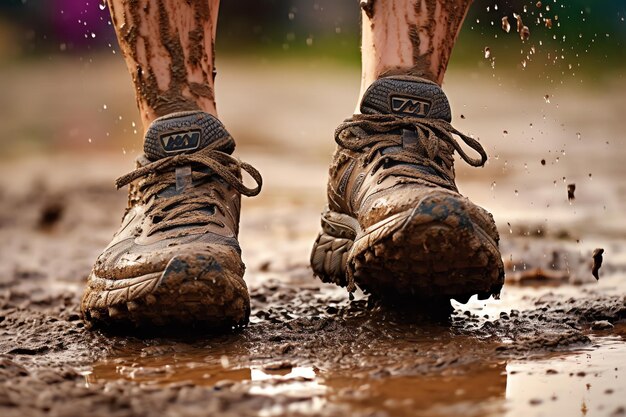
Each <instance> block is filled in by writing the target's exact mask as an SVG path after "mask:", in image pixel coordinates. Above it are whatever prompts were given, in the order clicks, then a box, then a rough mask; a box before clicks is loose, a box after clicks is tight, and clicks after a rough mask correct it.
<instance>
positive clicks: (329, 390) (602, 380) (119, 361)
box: [86, 325, 626, 417]
mask: <svg viewBox="0 0 626 417" xmlns="http://www.w3.org/2000/svg"><path fill="white" fill-rule="evenodd" d="M624 334H626V326H625V325H619V326H618V328H617V329H616V332H614V335H613V336H604V337H593V346H590V347H588V348H585V349H579V350H573V351H569V352H561V353H552V354H544V355H542V356H538V357H534V358H529V359H524V360H510V361H508V362H507V361H504V360H498V359H495V358H491V359H489V358H488V357H486V358H485V360H483V361H478V362H473V363H471V364H469V365H467V366H465V365H464V366H447V365H445V364H444V365H442V366H441V369H439V370H437V371H436V372H433V371H432V370H429V371H427V372H422V373H420V372H415V371H412V372H403V371H402V370H398V371H391V372H390V371H388V370H384V369H381V370H379V371H374V372H372V371H371V369H374V368H375V362H376V358H374V357H370V358H369V361H371V363H367V364H366V366H364V367H359V368H356V367H352V368H343V367H340V366H338V367H317V366H316V365H315V364H310V363H303V364H299V363H297V361H294V362H272V360H271V358H265V359H259V358H255V359H253V358H251V356H250V355H248V352H247V350H246V348H244V347H242V346H244V345H243V344H241V343H240V342H241V341H240V340H239V339H238V338H237V337H234V338H231V339H229V338H225V339H221V341H220V342H219V343H217V344H216V343H213V342H210V341H209V342H207V344H206V345H204V346H198V342H195V343H192V344H185V343H175V342H169V341H165V342H163V343H160V344H152V345H150V346H147V345H146V343H145V342H140V341H137V342H133V343H129V344H127V345H126V346H125V347H124V348H121V349H119V350H117V351H116V352H113V353H112V354H111V355H110V356H109V357H108V358H106V359H104V360H102V361H100V362H97V363H95V364H94V365H93V366H92V368H91V370H90V371H89V372H87V373H86V382H87V384H88V385H92V384H94V383H98V382H107V381H114V380H126V381H129V382H134V383H138V384H141V385H144V386H164V385H168V384H192V385H200V386H206V387H214V388H215V389H229V390H234V391H237V392H247V393H249V394H252V395H267V396H286V397H290V398H297V399H298V401H297V403H296V404H297V408H296V409H290V410H285V409H268V410H260V415H280V414H284V413H286V412H290V411H291V412H296V411H297V412H299V413H303V414H310V413H318V412H320V411H323V410H324V408H325V407H327V406H340V407H344V408H345V409H346V410H352V411H360V412H366V413H369V412H373V413H375V412H379V413H382V415H387V414H388V415H397V416H410V415H424V416H453V415H467V416H474V415H476V416H478V415H492V416H508V417H511V416H542V415H545V416H554V415H564V416H576V415H579V416H594V415H611V414H612V413H618V414H619V413H620V412H622V411H623V410H624V407H626V400H624V399H625V398H626V383H625V381H626V366H624V364H626V348H625V346H626V344H625V343H624V338H623V335H624ZM429 337H433V335H432V334H430V335H429ZM442 337H443V336H442ZM449 337H454V336H449ZM436 338H437V337H435V339H436ZM444 338H447V337H444ZM460 338H462V337H460ZM448 342H449V341H446V343H448ZM412 343H416V344H418V345H419V344H420V343H427V342H425V341H422V342H420V341H414V342H412ZM430 343H431V346H429V347H428V348H432V340H431V342H430ZM461 345H462V344H461ZM401 346H402V344H401ZM390 348H393V347H392V346H390ZM398 369H401V368H398ZM292 406H294V405H293V404H292Z"/></svg>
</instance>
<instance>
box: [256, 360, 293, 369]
mask: <svg viewBox="0 0 626 417" xmlns="http://www.w3.org/2000/svg"><path fill="white" fill-rule="evenodd" d="M291 368H293V365H292V364H291V362H289V361H282V362H274V363H268V364H267V365H265V366H264V367H263V370H264V371H282V370H286V369H291Z"/></svg>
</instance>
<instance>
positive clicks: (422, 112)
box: [389, 94, 431, 117]
mask: <svg viewBox="0 0 626 417" xmlns="http://www.w3.org/2000/svg"><path fill="white" fill-rule="evenodd" d="M389 101H390V105H389V108H391V111H392V112H394V113H396V114H401V115H404V114H405V115H409V116H418V117H427V116H428V113H430V107H431V102H430V100H425V99H423V98H419V97H410V96H403V95H395V94H391V95H390V96H389Z"/></svg>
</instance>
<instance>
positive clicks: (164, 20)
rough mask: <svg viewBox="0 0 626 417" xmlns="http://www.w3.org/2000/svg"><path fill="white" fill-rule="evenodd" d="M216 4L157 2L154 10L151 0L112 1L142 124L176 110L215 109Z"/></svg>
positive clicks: (112, 13)
mask: <svg viewBox="0 0 626 417" xmlns="http://www.w3.org/2000/svg"><path fill="white" fill-rule="evenodd" d="M218 4H219V3H218V2H215V1H208V0H206V1H205V0H198V1H195V0H194V1H187V2H184V3H180V2H171V1H169V0H158V1H156V2H155V3H154V5H152V7H151V2H150V1H141V0H125V1H119V2H109V6H110V8H111V18H112V22H113V24H114V26H115V29H116V31H117V34H118V39H119V41H120V47H121V50H122V51H123V54H124V57H125V59H126V63H127V66H128V69H129V72H130V74H131V76H132V79H133V84H134V85H135V92H136V97H137V103H138V106H139V108H140V110H141V111H142V113H146V114H145V115H143V117H144V121H148V120H149V119H153V118H155V117H160V116H164V115H167V114H170V113H173V112H177V111H188V110H200V109H201V107H202V109H203V110H206V111H211V110H212V109H214V107H215V103H214V100H215V95H214V92H213V81H214V77H215V62H214V56H215V54H214V47H215V39H214V33H213V32H214V26H215V18H216V16H217V8H218ZM189 22H192V23H191V24H190V23H189ZM183 46H184V47H183ZM146 127H147V126H146Z"/></svg>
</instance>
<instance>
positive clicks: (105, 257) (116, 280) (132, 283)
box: [81, 112, 262, 328]
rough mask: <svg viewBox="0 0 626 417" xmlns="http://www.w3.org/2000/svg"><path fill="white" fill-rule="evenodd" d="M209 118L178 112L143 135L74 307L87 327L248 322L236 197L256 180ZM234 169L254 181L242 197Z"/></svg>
mask: <svg viewBox="0 0 626 417" xmlns="http://www.w3.org/2000/svg"><path fill="white" fill-rule="evenodd" d="M234 149H235V142H234V140H233V138H232V137H231V136H230V135H229V134H228V132H227V131H226V129H225V128H224V126H223V125H222V124H221V123H220V122H219V120H217V119H216V118H215V117H213V116H211V115H209V114H206V113H202V112H183V113H176V114H172V115H168V116H165V117H161V118H159V119H156V120H155V121H154V122H153V123H152V125H151V126H150V127H149V129H148V131H147V133H146V137H145V143H144V153H145V154H144V155H142V156H140V157H139V158H138V160H137V168H136V169H135V170H134V171H132V172H131V173H129V174H127V175H125V176H123V177H121V178H119V179H118V180H117V183H116V184H117V187H118V188H120V187H123V186H125V185H129V199H128V208H127V209H126V213H125V215H124V217H123V220H122V225H121V226H120V228H119V230H118V231H117V233H116V234H115V235H114V237H113V240H112V241H111V243H110V244H109V246H108V247H107V248H106V249H105V250H104V252H103V253H102V254H101V255H100V257H99V258H98V260H97V261H96V264H95V266H94V267H93V270H92V272H91V274H90V275H89V278H88V282H87V286H86V288H85V292H84V295H83V298H82V302H81V310H82V312H83V315H84V318H85V320H86V321H87V322H88V323H89V324H92V325H104V326H110V327H118V326H123V327H132V326H140V327H162V326H184V327H187V326H194V327H208V328H228V327H233V326H240V325H243V324H246V323H247V321H248V316H249V313H250V300H249V296H248V290H247V287H246V284H245V282H244V280H243V275H244V264H243V263H242V261H241V250H240V248H239V243H238V241H237V236H238V229H239V210H240V200H241V194H243V195H246V196H253V195H256V194H258V193H259V191H260V189H261V183H262V180H261V176H260V174H259V173H258V171H257V170H255V169H254V168H253V167H251V166H250V165H248V164H246V163H243V162H240V161H238V160H237V159H235V158H233V157H232V156H231V154H232V152H233V151H234ZM241 170H245V171H246V172H248V173H249V174H250V175H251V176H252V178H253V179H254V180H255V181H256V183H257V186H256V188H254V189H250V188H247V187H246V186H245V185H244V184H243V182H242V179H241Z"/></svg>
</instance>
